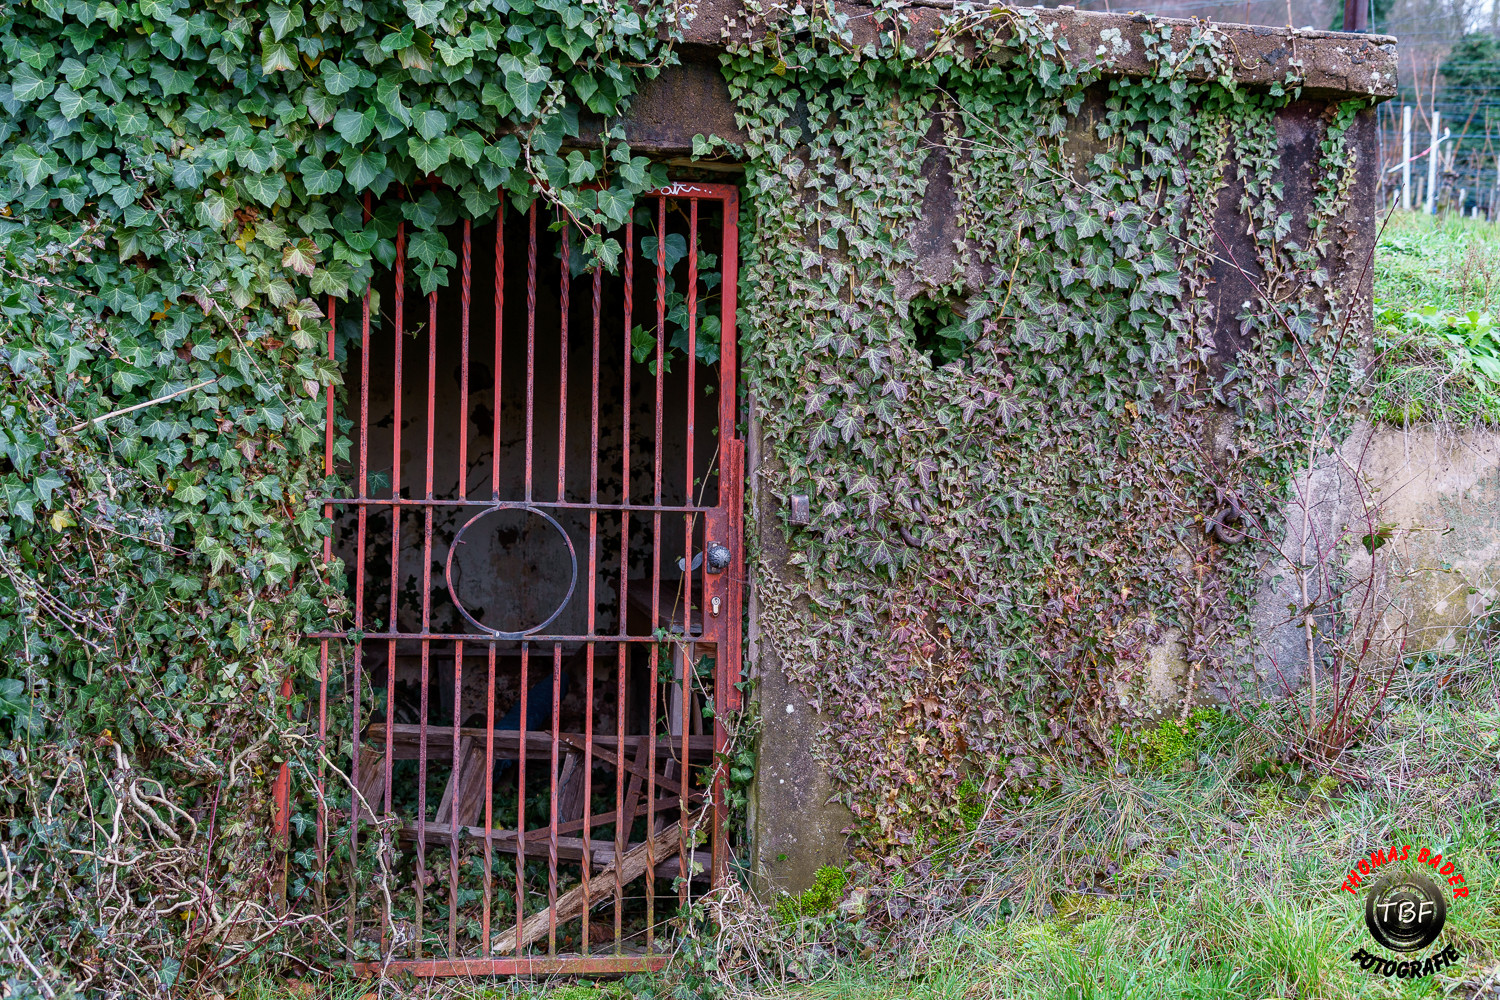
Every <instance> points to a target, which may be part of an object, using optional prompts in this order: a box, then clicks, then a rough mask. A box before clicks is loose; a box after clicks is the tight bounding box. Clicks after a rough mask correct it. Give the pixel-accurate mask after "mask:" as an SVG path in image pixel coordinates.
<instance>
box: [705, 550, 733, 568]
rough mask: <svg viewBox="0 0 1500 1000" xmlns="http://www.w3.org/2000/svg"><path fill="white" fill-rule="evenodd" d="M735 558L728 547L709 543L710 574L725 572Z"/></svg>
mask: <svg viewBox="0 0 1500 1000" xmlns="http://www.w3.org/2000/svg"><path fill="white" fill-rule="evenodd" d="M733 558H734V555H733V553H731V552H730V551H729V547H728V546H726V545H721V544H719V543H718V542H709V543H708V571H709V572H710V573H722V572H724V570H725V568H726V567H728V565H729V562H730V560H731V559H733Z"/></svg>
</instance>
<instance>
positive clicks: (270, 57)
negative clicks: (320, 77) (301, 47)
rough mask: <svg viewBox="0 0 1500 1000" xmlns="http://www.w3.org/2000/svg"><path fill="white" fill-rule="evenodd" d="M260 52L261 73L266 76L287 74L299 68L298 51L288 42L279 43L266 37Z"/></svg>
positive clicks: (262, 41) (262, 40)
mask: <svg viewBox="0 0 1500 1000" xmlns="http://www.w3.org/2000/svg"><path fill="white" fill-rule="evenodd" d="M264 35H265V33H264V32H263V33H262V39H261V50H260V71H261V72H262V73H264V74H266V76H270V75H271V74H272V73H285V72H286V71H288V70H293V69H296V68H297V50H296V49H295V48H293V47H292V46H291V45H290V44H288V43H286V42H277V41H273V40H271V39H268V38H265V37H264Z"/></svg>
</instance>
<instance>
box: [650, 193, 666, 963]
mask: <svg viewBox="0 0 1500 1000" xmlns="http://www.w3.org/2000/svg"><path fill="white" fill-rule="evenodd" d="M666 344H667V199H666V196H665V195H658V196H657V198H656V450H655V455H654V457H653V463H652V467H651V483H652V486H651V488H652V498H653V502H655V503H657V504H660V503H661V473H662V440H661V438H662V418H663V413H662V399H663V396H664V390H665V386H666V383H665V377H666ZM660 621H661V514H659V513H657V514H653V515H652V541H651V622H652V627H653V628H655V627H656V626H657V623H659V622H660ZM660 661H661V644H660V643H656V642H654V643H652V644H651V699H650V704H651V714H650V716H649V722H648V723H647V724H648V725H649V726H650V727H651V728H650V730H649V731H648V732H649V737H650V741H651V742H650V746H651V759H652V760H655V759H656V730H657V718H656V698H657V693H658V692H657V688H658V686H659V684H660V681H659V678H660V668H661V662H660ZM646 871H647V873H648V874H647V876H646V878H647V886H646V953H647V954H650V953H651V949H652V946H653V945H654V944H655V934H656V891H655V886H653V885H651V884H650V879H651V873H654V872H655V871H656V768H654V767H653V768H651V770H650V771H649V772H648V777H647V779H646Z"/></svg>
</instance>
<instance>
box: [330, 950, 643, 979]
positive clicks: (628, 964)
mask: <svg viewBox="0 0 1500 1000" xmlns="http://www.w3.org/2000/svg"><path fill="white" fill-rule="evenodd" d="M666 963H667V958H666V956H665V955H657V956H647V955H626V956H619V957H616V956H603V955H598V956H586V955H559V956H555V957H548V958H460V959H446V960H445V959H429V960H427V961H410V960H405V961H402V960H398V961H394V962H389V963H385V962H356V963H354V974H355V975H356V976H359V977H361V978H364V979H373V978H376V977H379V976H383V975H387V974H390V975H400V974H402V973H409V974H411V975H413V976H432V977H436V976H541V975H559V974H561V975H611V974H619V973H627V972H655V971H657V970H659V969H661V968H662V966H664V965H666Z"/></svg>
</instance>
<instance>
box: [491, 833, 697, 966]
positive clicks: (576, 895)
mask: <svg viewBox="0 0 1500 1000" xmlns="http://www.w3.org/2000/svg"><path fill="white" fill-rule="evenodd" d="M702 818H703V814H702V813H698V814H697V815H696V816H695V817H694V822H696V821H697V820H699V819H702ZM677 829H678V824H676V823H673V824H672V825H671V826H669V827H667V828H666V829H665V830H663V831H661V832H660V833H658V834H657V835H656V836H655V837H653V838H652V839H651V840H649V841H645V842H642V843H640V844H636V845H635V846H634V847H632V848H631V849H630V850H628V851H626V852H625V853H624V854H622V855H620V857H619V859H618V861H612V862H611V863H610V864H608V865H606V866H605V868H604V870H603V871H601V872H599V873H598V874H597V875H595V876H594V877H593V878H591V879H589V883H588V892H587V894H585V892H584V887H583V886H582V885H579V886H576V887H575V888H573V889H570V890H569V891H568V892H566V893H564V894H563V895H562V896H561V897H560V898H559V899H558V900H557V902H556V903H554V904H553V905H552V906H549V907H548V908H547V909H545V910H541V911H539V912H537V913H533V914H532V915H531V916H529V917H527V918H526V920H525V922H524V923H522V924H521V935H520V938H521V940H520V942H519V945H520V947H522V948H525V947H526V946H527V945H531V944H535V943H536V942H538V941H540V940H541V939H542V938H544V937H546V936H547V932H548V930H549V929H550V928H552V927H554V926H556V925H557V924H561V923H563V922H565V921H568V920H571V919H573V918H574V917H576V916H579V915H580V914H582V913H583V910H584V907H588V908H589V909H593V908H594V906H595V904H597V903H601V902H603V901H604V900H607V899H612V898H613V897H614V894H615V885H616V879H615V877H614V876H615V874H616V872H618V873H619V880H618V882H619V884H620V885H624V884H626V883H629V882H634V881H635V880H636V879H638V878H640V877H641V876H642V875H644V874H646V872H647V871H648V870H652V866H651V864H650V860H649V859H651V858H653V857H654V856H655V855H656V854H657V852H658V851H660V852H663V853H665V852H666V851H667V850H668V849H670V848H672V847H675V846H676V844H677V841H678V833H677ZM672 854H673V856H672V858H671V859H670V860H672V861H673V862H676V861H677V860H678V858H677V856H676V854H677V852H676V851H673V852H672ZM653 874H654V871H653ZM516 946H517V941H516V939H515V938H514V937H512V936H511V935H509V934H505V935H502V936H501V941H500V942H499V943H497V944H496V946H495V950H496V951H497V952H500V953H501V954H505V953H507V952H510V951H513V950H515V949H516Z"/></svg>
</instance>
